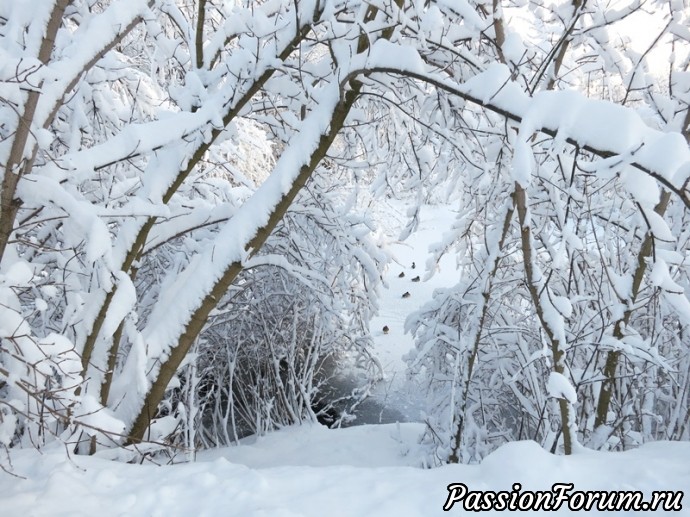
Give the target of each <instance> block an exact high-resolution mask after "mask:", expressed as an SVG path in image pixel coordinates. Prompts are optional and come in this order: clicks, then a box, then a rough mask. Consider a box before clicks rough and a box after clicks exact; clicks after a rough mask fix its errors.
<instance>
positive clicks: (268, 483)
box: [0, 423, 690, 517]
mask: <svg viewBox="0 0 690 517" xmlns="http://www.w3.org/2000/svg"><path fill="white" fill-rule="evenodd" d="M419 431H420V424H411V423H408V424H400V425H396V424H384V425H369V426H356V427H350V428H347V429H339V430H329V429H326V428H324V427H320V426H317V425H302V426H295V427H292V428H288V429H284V430H282V431H279V432H276V433H273V434H272V435H270V436H267V437H264V438H261V439H259V440H257V441H256V442H255V443H253V444H250V443H246V444H244V445H241V446H238V447H232V448H229V449H224V450H219V451H211V452H206V453H203V454H200V455H199V458H198V461H197V462H195V463H188V464H178V465H173V466H161V467H157V466H153V465H130V464H126V463H119V462H110V461H107V460H104V459H99V458H93V457H85V456H78V457H76V456H70V457H67V456H66V453H65V451H64V449H57V448H55V449H52V450H49V451H46V452H45V453H44V454H43V455H42V456H41V455H39V454H38V453H36V452H34V451H19V453H18V454H17V455H16V456H15V459H14V472H15V474H16V475H18V476H24V477H25V478H27V479H20V478H17V477H11V476H9V475H8V474H0V514H1V515H3V516H11V517H14V516H21V517H28V516H36V517H39V516H51V517H58V516H81V515H84V516H87V515H88V516H93V515H98V516H116V515H117V516H120V515H121V516H128V517H129V516H131V517H134V516H161V517H162V516H166V517H168V516H238V517H250V516H271V517H279V516H302V515H303V516H314V517H323V516H352V517H355V516H386V517H388V516H391V517H393V516H396V517H405V516H420V517H421V516H430V515H443V514H444V512H443V509H442V507H443V505H444V503H445V502H446V499H447V496H448V495H449V491H448V490H447V486H448V485H449V484H452V483H463V484H465V485H466V486H467V487H468V490H471V491H479V490H481V491H486V490H490V489H491V490H495V491H512V490H513V484H514V483H520V484H521V490H522V492H524V491H526V490H550V489H551V486H552V485H553V484H554V483H557V482H560V483H573V484H574V487H573V490H572V491H573V492H574V491H580V490H641V491H643V493H644V496H645V498H646V500H647V501H649V500H651V492H652V491H653V490H674V491H677V490H684V489H685V490H687V489H688V488H690V462H688V458H690V443H667V442H666V443H652V444H648V445H645V446H644V447H642V448H640V449H637V450H634V451H629V452H625V453H618V454H612V453H598V452H591V453H584V454H579V455H575V456H571V457H563V456H553V455H551V454H549V453H547V452H545V451H544V450H542V449H541V448H540V447H539V446H538V445H537V444H536V443H533V442H518V443H512V444H509V445H506V446H504V447H502V448H500V449H499V450H498V451H496V452H495V453H493V454H491V455H490V456H489V457H488V458H486V459H485V460H484V462H483V463H482V464H481V465H450V466H446V467H443V468H437V469H430V470H429V469H422V468H415V467H414V465H416V464H417V463H416V458H417V454H416V447H415V443H416V436H417V434H418V433H419ZM522 492H521V493H522ZM682 502H683V503H685V504H684V505H683V509H682V510H681V512H676V513H675V514H676V515H690V510H689V508H690V502H688V501H682ZM465 513H466V512H465V511H464V510H463V507H462V502H459V503H456V504H455V505H454V506H453V507H452V508H451V510H450V512H449V514H450V515H453V514H454V515H463V514H465ZM498 513H499V512H482V513H481V515H496V514H498ZM557 513H558V514H560V515H569V514H571V513H572V512H571V511H570V510H569V509H568V507H567V505H564V506H562V507H561V509H560V510H559V511H558V512H557ZM609 513H610V512H597V511H594V512H592V513H591V514H592V515H605V514H609ZM640 514H641V513H640ZM627 515H635V513H634V512H630V513H628V514H627Z"/></svg>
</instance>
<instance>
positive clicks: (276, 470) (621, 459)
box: [0, 207, 690, 517]
mask: <svg viewBox="0 0 690 517" xmlns="http://www.w3.org/2000/svg"><path fill="white" fill-rule="evenodd" d="M394 213H395V211H394ZM397 213H398V215H399V217H398V218H397V222H398V223H400V222H401V221H403V220H404V215H403V214H402V212H400V211H398V212H397ZM452 219H453V218H452V210H450V209H449V208H432V207H424V209H423V212H422V222H421V224H420V227H419V229H418V231H417V233H415V234H414V235H413V236H412V237H411V238H410V239H408V240H407V241H405V242H397V241H395V240H394V238H393V240H391V242H390V243H389V245H388V248H389V251H390V252H391V253H392V254H393V256H394V257H395V258H394V261H393V262H392V264H391V266H390V268H389V270H388V272H387V274H386V277H385V281H386V284H387V287H386V288H385V289H383V290H382V292H381V295H382V297H381V310H380V314H379V316H378V317H376V318H375V319H374V321H373V322H372V331H373V334H374V337H375V341H376V346H377V351H378V355H379V357H380V359H381V362H382V364H383V367H384V369H385V373H386V381H385V382H383V383H381V384H380V385H379V386H378V388H377V390H376V391H375V393H374V396H373V398H374V400H375V401H377V402H378V404H379V405H380V406H381V407H384V406H385V407H386V408H391V409H393V410H395V411H397V413H396V414H397V415H399V416H400V417H401V418H400V420H403V421H405V423H401V424H395V423H392V424H380V425H359V426H355V427H350V428H347V429H339V430H329V429H327V428H325V427H321V426H318V425H308V424H305V425H301V426H294V427H290V428H287V429H283V430H281V431H279V432H276V433H272V434H270V435H269V436H265V437H262V438H258V439H256V438H248V439H245V440H244V441H243V442H242V444H241V445H239V446H236V447H231V448H226V449H220V450H214V451H204V452H201V453H199V454H198V456H197V458H196V462H192V463H186V464H176V465H169V466H160V467H159V466H154V465H131V464H126V463H122V462H113V461H108V460H106V459H103V458H98V457H84V456H73V455H68V454H67V451H66V450H65V448H60V447H57V446H53V447H52V448H49V449H48V450H45V451H44V452H43V453H42V454H39V453H37V452H36V451H32V450H24V451H14V453H13V456H12V458H13V475H10V474H7V473H2V472H0V516H10V517H14V516H21V517H26V516H44V515H45V516H61V515H65V516H67V515H69V516H77V515H90V516H91V515H99V516H111V515H112V516H115V515H123V516H125V515H126V516H156V515H160V516H187V515H189V516H243V517H244V516H300V515H304V516H400V517H405V516H427V515H442V514H443V513H444V512H443V506H444V503H445V502H446V500H447V498H448V496H449V494H451V492H450V491H449V490H448V489H447V487H448V485H449V484H454V483H462V484H463V485H464V486H466V487H467V490H468V491H484V493H486V491H488V490H493V491H507V492H510V494H516V495H515V500H516V501H518V500H519V496H520V495H522V494H524V493H525V491H527V490H541V491H549V490H551V488H552V485H553V484H554V483H573V487H572V490H571V491H570V492H569V493H572V492H575V491H582V490H640V491H642V492H643V494H644V497H645V500H646V501H651V498H652V491H654V490H672V491H679V490H687V489H690V461H688V459H689V458H690V443H669V442H664V443H651V444H647V445H645V446H643V447H642V448H640V449H637V450H633V451H629V452H625V453H600V452H592V451H584V452H582V453H580V454H577V455H575V456H571V457H563V456H554V455H551V454H549V453H547V452H546V451H544V450H542V449H541V448H540V447H539V446H538V445H537V444H536V443H534V442H519V443H512V444H508V445H506V446H503V447H501V448H500V449H499V450H498V451H496V452H494V453H493V454H491V455H490V456H489V457H487V458H486V459H485V460H484V462H483V463H482V464H481V465H451V466H446V467H443V468H437V469H425V468H423V463H422V457H423V455H422V453H421V451H420V449H419V445H418V437H419V435H420V434H421V432H422V430H423V424H421V423H417V422H415V421H418V420H419V417H420V411H421V409H422V407H423V394H421V393H420V392H419V390H418V389H417V390H415V386H414V384H413V383H410V382H409V381H408V380H406V379H405V375H404V370H405V363H404V361H403V356H404V354H406V353H407V352H408V351H409V350H410V348H411V347H412V345H413V343H412V339H411V337H410V336H409V335H406V334H405V333H404V321H405V318H406V317H407V315H408V314H409V313H410V312H411V311H413V310H416V309H417V308H418V307H419V306H420V305H421V304H423V303H424V302H425V301H427V300H428V299H429V298H430V297H431V294H432V292H433V290H434V289H435V288H437V287H440V286H449V285H452V284H453V283H455V282H456V281H457V278H456V275H457V273H456V271H455V267H454V261H453V259H452V258H444V259H443V260H442V261H441V262H440V264H439V265H438V270H437V271H436V273H435V274H434V275H431V276H429V275H427V274H426V273H427V272H426V271H425V266H426V262H427V258H428V249H429V246H430V245H432V244H434V243H436V242H438V241H439V239H440V238H441V236H442V234H443V233H444V232H445V231H446V230H447V229H448V228H449V226H450V224H451V223H452ZM395 221H396V219H395V218H393V220H392V222H391V223H390V224H391V227H390V228H388V230H389V231H390V232H391V235H393V234H394V233H395V232H396V231H398V230H399V229H400V227H399V225H397V224H396V223H395ZM413 262H414V263H415V267H414V268H413V267H412V263H413ZM400 273H404V275H403V276H400ZM417 276H419V277H420V281H414V279H415V278H416V277H417ZM427 277H428V278H427ZM408 292H409V293H410V296H409V297H403V294H405V293H408ZM384 326H386V327H388V329H389V330H388V332H387V333H384V332H383V327H384ZM388 416H389V417H390V418H389V420H390V419H393V417H391V415H388ZM394 416H395V415H394ZM368 419H369V420H372V416H371V415H369V416H368ZM364 420H366V418H365V417H364V416H363V417H362V418H359V419H358V422H360V423H361V422H362V421H364ZM515 483H520V487H517V488H515V487H516V486H517V485H514V484H515ZM458 490H459V489H458ZM453 493H454V494H455V495H457V496H458V497H459V492H458V491H455V492H453ZM472 497H473V496H470V495H469V494H468V495H466V497H465V499H463V501H465V502H469V501H471V500H472V499H471V498H472ZM525 497H527V496H525ZM463 501H458V502H456V503H455V504H454V505H453V507H452V508H451V510H450V512H449V513H450V514H456V515H462V514H464V513H466V512H465V510H464V509H463ZM681 503H685V504H683V509H682V510H681V511H680V512H676V513H675V514H676V515H690V501H681ZM594 508H596V505H595V506H594ZM498 513H499V512H493V511H487V512H483V513H482V514H486V515H494V514H498ZM531 513H532V514H534V513H535V512H531ZM557 513H559V514H561V515H569V514H572V513H573V512H572V511H571V510H570V509H569V508H568V505H567V503H565V504H563V505H562V506H561V508H560V510H559V511H558V512H557ZM608 513H609V512H605V511H597V510H595V511H593V512H591V514H593V515H604V514H608ZM637 513H639V514H641V513H643V512H637ZM637 513H636V512H628V513H627V514H628V515H635V514H637Z"/></svg>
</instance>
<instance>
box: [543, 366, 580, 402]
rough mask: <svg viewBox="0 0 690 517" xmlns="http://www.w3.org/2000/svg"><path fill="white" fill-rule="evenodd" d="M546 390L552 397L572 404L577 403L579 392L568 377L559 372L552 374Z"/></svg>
mask: <svg viewBox="0 0 690 517" xmlns="http://www.w3.org/2000/svg"><path fill="white" fill-rule="evenodd" d="M546 389H547V390H548V392H549V395H550V396H551V397H555V398H558V399H565V400H567V401H568V402H570V403H571V404H575V403H577V392H576V391H575V388H574V387H573V385H572V384H570V381H569V380H568V379H567V377H566V376H565V375H563V374H561V373H558V372H551V374H550V375H549V380H548V382H547V384H546Z"/></svg>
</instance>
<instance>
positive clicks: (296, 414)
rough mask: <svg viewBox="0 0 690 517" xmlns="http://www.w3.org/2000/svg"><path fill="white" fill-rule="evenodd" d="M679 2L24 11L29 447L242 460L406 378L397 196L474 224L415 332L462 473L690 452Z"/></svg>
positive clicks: (10, 375) (23, 250)
mask: <svg viewBox="0 0 690 517" xmlns="http://www.w3.org/2000/svg"><path fill="white" fill-rule="evenodd" d="M647 4H648V5H642V2H639V1H632V2H630V3H629V4H625V3H624V4H623V5H621V6H620V7H619V8H618V9H617V10H614V9H611V8H610V7H609V5H608V4H607V3H605V2H597V1H587V0H571V1H562V2H554V3H551V4H547V3H544V2H532V3H529V4H523V3H521V2H508V1H505V2H502V1H500V0H492V1H484V0H471V1H463V2H458V3H457V4H455V3H453V2H435V1H431V2H421V1H403V0H395V1H393V0H376V1H374V2H360V1H355V0H352V1H349V0H343V1H333V0H303V1H297V2H282V1H267V2H263V1H259V2H256V1H252V2H241V1H236V2H227V1H223V2H220V1H215V0H198V1H195V2H187V3H181V2H177V1H175V0H148V1H144V0H110V1H108V0H95V1H94V0H42V1H39V2H34V3H33V4H32V6H31V8H28V7H27V5H25V3H23V2H5V3H3V4H2V5H0V60H1V61H0V62H2V67H1V68H0V174H1V177H0V179H1V180H2V185H1V187H0V188H1V189H2V190H0V339H2V343H1V345H0V443H2V444H3V445H4V446H5V447H8V448H9V447H15V446H22V445H27V444H34V445H40V444H42V443H45V441H46V440H49V439H52V437H53V436H57V437H60V438H61V439H63V440H70V441H72V442H78V443H79V444H80V445H79V450H82V451H88V450H90V451H94V450H96V449H97V448H98V447H99V446H105V447H107V446H112V445H123V444H124V445H132V446H136V445H137V444H139V443H140V442H141V441H142V440H145V439H146V440H154V441H159V442H165V443H173V442H174V443H177V444H184V445H189V446H194V445H199V444H203V445H209V444H216V443H227V442H228V441H230V440H231V439H233V438H234V437H235V434H236V433H237V432H238V427H241V428H242V430H241V432H245V431H258V432H262V431H265V430H266V429H269V428H271V427H273V426H275V425H282V424H286V423H292V422H295V421H299V420H301V419H303V418H311V417H313V412H312V409H311V405H312V402H313V400H314V398H315V397H318V388H319V383H320V382H321V381H322V380H323V372H322V371H321V372H320V370H322V368H321V367H322V365H323V364H324V363H325V362H327V361H331V360H333V359H338V360H340V359H342V358H343V357H346V356H357V357H358V358H364V362H365V364H364V367H365V368H366V369H368V370H370V371H371V372H372V375H373V377H375V375H376V369H377V368H376V363H375V360H374V359H373V358H372V357H371V356H370V355H369V337H368V331H367V321H368V318H369V316H370V314H371V312H372V311H373V310H374V308H375V290H376V284H377V283H378V281H379V279H380V271H381V268H382V267H383V264H384V262H385V256H384V255H383V254H381V253H380V252H379V251H378V250H377V249H376V247H375V245H374V244H373V243H372V242H373V241H372V240H371V236H370V233H371V231H372V230H374V228H373V227H372V224H371V222H370V221H368V219H367V218H366V217H363V216H357V215H355V214H357V213H358V211H359V210H358V209H359V208H361V207H362V206H364V205H365V204H366V203H368V202H369V199H368V196H370V195H371V194H373V195H380V194H383V193H390V194H392V195H405V196H408V194H407V193H412V195H409V196H408V197H409V199H411V200H412V202H413V203H414V204H415V205H416V206H417V207H418V206H419V205H420V204H421V203H423V202H427V201H439V200H440V201H444V202H445V201H452V202H456V203H458V207H459V217H458V221H457V223H456V225H455V230H454V232H453V233H452V234H450V235H446V236H443V238H442V241H441V242H440V244H439V247H438V250H437V252H438V255H440V254H442V253H446V252H451V251H452V252H453V253H456V254H457V257H458V264H459V277H458V280H459V282H458V284H457V285H456V286H455V287H452V288H449V289H447V290H444V291H442V292H439V293H437V295H436V296H435V297H434V300H432V301H431V302H430V303H429V305H427V306H426V307H424V308H423V309H422V310H421V311H420V312H419V313H418V314H417V315H415V316H414V317H412V318H411V319H410V322H409V328H410V330H411V331H413V332H414V333H415V335H416V337H417V349H416V351H415V353H414V354H412V355H413V357H411V361H410V365H411V371H412V372H413V373H416V374H419V375H422V376H423V377H424V379H426V382H428V386H429V393H430V406H429V412H428V421H427V423H428V430H429V432H428V436H429V440H430V443H433V444H434V447H433V448H432V449H433V452H434V454H435V455H436V457H437V458H438V460H439V461H441V462H445V461H473V460H477V459H479V458H481V457H482V456H483V455H484V454H485V453H486V452H487V451H489V450H491V449H492V448H494V447H495V446H497V445H498V444H500V443H502V442H503V441H506V440H511V439H520V438H533V439H536V440H538V441H540V443H542V444H543V445H544V446H545V447H547V448H549V449H551V450H557V449H559V448H560V447H562V448H563V450H564V451H565V452H566V453H570V452H572V450H573V449H574V448H575V447H577V446H578V444H585V445H587V446H591V447H595V448H601V447H607V448H622V447H627V446H631V445H634V444H636V443H640V442H641V441H644V440H649V439H659V438H664V439H687V438H688V433H690V430H688V426H689V424H690V415H689V411H688V400H689V397H690V395H689V391H690V390H689V388H690V359H689V358H688V343H687V326H688V323H690V303H689V302H688V298H687V295H686V294H685V289H686V287H687V284H688V270H687V259H688V257H687V249H688V242H687V239H688V233H687V227H688V225H687V221H686V219H687V214H688V208H689V207H690V192H689V191H688V188H687V183H688V178H689V177H690V151H689V150H688V139H689V136H690V134H689V131H690V130H689V124H690V108H689V106H690V79H689V75H688V74H689V71H688V68H689V66H690V52H689V51H688V48H689V47H690V33H688V31H687V24H688V19H689V18H688V12H689V7H688V4H687V1H683V0H668V1H665V0H664V1H661V0H657V1H650V2H647ZM644 9H649V10H650V12H651V14H648V13H647V12H646V11H645V10H644ZM633 18H637V19H639V20H646V21H647V22H648V24H649V26H653V25H654V24H655V23H656V24H658V25H659V31H660V32H659V34H658V37H656V38H654V39H653V40H652V41H651V43H650V48H649V49H648V50H647V51H644V52H642V53H636V52H635V51H633V50H631V49H630V48H629V47H628V45H627V44H626V42H625V41H623V40H621V39H619V38H618V37H617V36H616V32H615V31H616V27H617V26H619V25H620V24H624V23H626V22H627V20H629V19H633ZM664 48H665V49H671V50H672V52H668V53H666V54H664V53H663V49H664ZM658 52H661V54H655V53H658ZM659 55H661V56H662V57H663V59H665V60H666V64H665V65H664V67H663V69H650V68H649V63H652V62H653V61H652V60H653V59H657V60H658V57H659ZM658 77H663V79H662V82H661V83H659V81H658V80H657V78H658ZM412 213H413V216H412V218H411V221H410V225H409V228H408V229H407V232H409V231H413V230H414V228H415V224H416V217H417V216H416V212H415V211H414V210H413V212H412ZM407 232H406V233H407ZM152 422H153V425H151V424H152ZM99 444H100V445H99Z"/></svg>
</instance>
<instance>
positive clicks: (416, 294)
mask: <svg viewBox="0 0 690 517" xmlns="http://www.w3.org/2000/svg"><path fill="white" fill-rule="evenodd" d="M396 213H397V214H398V217H397V218H396V217H392V219H390V220H388V221H383V222H382V224H383V225H387V226H388V227H387V228H386V230H387V232H388V233H389V235H391V236H395V235H398V234H399V232H400V227H401V223H402V221H403V220H404V217H403V215H402V214H401V213H400V210H396V208H395V206H391V207H390V210H389V214H396ZM420 219H421V222H420V226H419V228H418V229H417V231H415V233H413V234H412V235H411V236H410V237H409V238H408V239H406V240H405V241H403V242H400V241H393V242H392V243H391V244H390V245H389V246H388V252H389V253H391V254H392V256H393V261H392V262H391V264H390V266H389V267H388V270H387V271H386V274H385V276H384V282H385V287H384V288H382V289H381V297H380V300H379V314H378V316H376V317H374V318H373V319H372V322H371V330H372V335H373V337H374V343H375V350H376V354H377V356H378V357H379V359H380V360H381V364H382V366H383V368H384V372H385V376H386V379H385V381H384V382H382V383H380V384H379V385H377V387H376V390H375V391H374V393H373V398H374V400H375V401H377V402H378V403H380V404H382V405H383V406H385V407H386V408H389V409H391V410H394V411H395V412H397V413H399V414H400V415H402V417H403V421H408V422H416V421H419V419H420V411H421V410H422V409H423V397H424V394H423V392H422V390H423V388H421V387H419V386H417V385H415V384H414V383H413V382H411V381H408V380H407V379H406V376H405V370H406V368H407V364H406V363H405V361H404V360H403V357H404V355H405V354H407V353H408V352H409V351H410V350H411V349H412V347H413V346H414V342H413V339H412V336H411V335H410V334H406V333H405V320H406V319H407V317H408V316H409V314H410V313H412V312H414V311H416V310H418V309H419V308H420V307H421V306H422V305H423V304H424V303H426V302H427V301H429V300H430V299H431V297H432V294H433V292H434V290H435V289H437V288H439V287H449V286H451V285H454V284H455V283H456V282H457V281H458V277H457V275H458V272H457V270H456V268H455V260H454V258H453V257H452V256H444V257H443V259H442V260H441V262H440V263H439V264H438V265H436V266H435V267H434V268H433V275H429V273H428V270H427V261H428V260H429V258H430V256H431V255H430V253H429V248H430V246H432V245H435V244H437V243H438V242H439V241H440V240H441V237H442V235H443V234H444V233H445V232H447V231H448V230H449V228H450V225H451V224H452V223H453V220H454V214H453V212H452V211H451V209H450V208H449V207H446V206H437V207H435V206H423V207H422V210H421V217H420ZM394 238H395V237H391V239H394ZM413 266H414V267H413ZM401 274H402V275H404V276H400V275H401ZM406 293H407V294H409V296H406ZM384 327H388V333H387V334H386V333H384V331H383V328H384ZM358 420H359V421H360V422H361V423H376V421H375V420H373V419H372V418H371V416H368V415H360V416H359V418H358ZM383 421H384V422H386V421H392V420H391V419H388V420H383ZM393 421H394V420H393Z"/></svg>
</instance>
